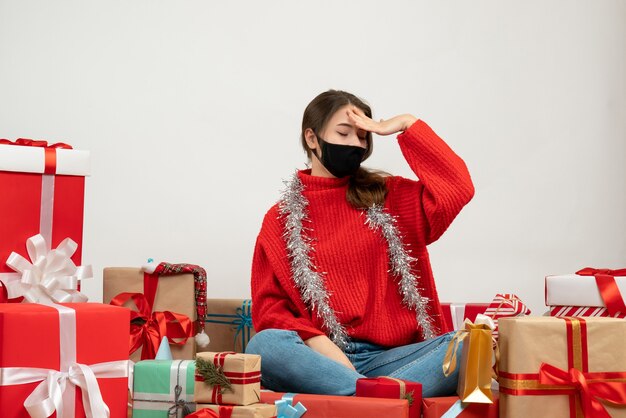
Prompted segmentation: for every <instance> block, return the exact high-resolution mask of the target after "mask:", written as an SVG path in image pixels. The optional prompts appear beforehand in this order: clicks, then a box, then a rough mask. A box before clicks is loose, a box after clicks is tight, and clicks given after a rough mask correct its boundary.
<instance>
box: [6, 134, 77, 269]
mask: <svg viewBox="0 0 626 418" xmlns="http://www.w3.org/2000/svg"><path fill="white" fill-rule="evenodd" d="M64 147H69V146H67V145H65V144H54V145H50V146H47V144H46V143H45V141H29V140H18V141H16V142H15V143H13V142H10V141H7V140H0V190H2V196H1V198H0V237H2V239H1V240H0V280H2V281H6V280H8V279H9V278H15V277H16V275H15V273H14V271H13V270H12V269H11V268H9V267H8V266H6V265H5V263H4V261H5V260H6V259H7V257H8V256H9V254H11V252H13V251H15V252H17V253H20V254H25V253H26V240H27V239H28V238H29V237H32V236H34V235H37V234H39V233H41V234H42V235H43V236H44V238H45V240H46V241H47V244H48V245H49V246H50V247H51V248H56V247H57V246H58V245H59V244H60V243H61V242H62V241H63V240H64V239H65V238H71V239H72V240H73V241H75V242H76V243H78V250H77V251H76V252H75V253H74V255H73V256H72V261H73V262H74V264H76V265H80V263H81V251H82V239H83V203H84V190H85V177H84V176H86V175H88V174H89V152H87V151H77V150H72V149H65V148H64ZM49 249H50V248H49Z"/></svg>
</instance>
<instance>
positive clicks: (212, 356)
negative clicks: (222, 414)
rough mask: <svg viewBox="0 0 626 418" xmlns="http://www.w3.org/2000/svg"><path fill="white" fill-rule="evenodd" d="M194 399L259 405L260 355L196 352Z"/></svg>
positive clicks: (226, 403)
mask: <svg viewBox="0 0 626 418" xmlns="http://www.w3.org/2000/svg"><path fill="white" fill-rule="evenodd" d="M203 363H204V364H203ZM205 371H206V372H205ZM207 376H208V377H207ZM222 382H225V383H222ZM228 386H230V387H228ZM194 400H195V401H196V402H197V403H211V404H220V405H243V406H245V405H250V404H253V403H258V402H259V401H260V400H261V356H258V355H255V354H240V353H232V352H224V353H212V352H206V353H198V354H197V356H196V382H195V388H194Z"/></svg>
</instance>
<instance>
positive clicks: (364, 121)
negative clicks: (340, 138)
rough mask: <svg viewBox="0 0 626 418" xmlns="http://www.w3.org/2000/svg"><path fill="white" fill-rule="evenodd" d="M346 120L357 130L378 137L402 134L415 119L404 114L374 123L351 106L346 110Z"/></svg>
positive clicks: (359, 110)
mask: <svg viewBox="0 0 626 418" xmlns="http://www.w3.org/2000/svg"><path fill="white" fill-rule="evenodd" d="M346 113H347V115H348V119H349V120H350V122H351V123H353V124H354V125H355V126H356V127H357V128H359V129H363V130H366V131H368V132H373V133H375V134H378V135H391V134H395V133H396V132H402V131H405V130H407V129H408V128H409V127H410V126H411V125H412V124H413V123H414V122H415V121H416V120H417V118H416V117H415V116H413V115H409V114H404V115H398V116H394V117H393V118H391V119H387V120H385V119H381V120H380V121H378V122H376V121H375V120H373V119H372V118H370V117H368V116H367V115H366V114H365V113H364V112H363V111H362V110H361V109H359V108H358V107H355V106H352V107H350V108H349V109H348V110H346Z"/></svg>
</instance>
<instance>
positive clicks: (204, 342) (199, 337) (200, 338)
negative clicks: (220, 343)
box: [196, 329, 211, 348]
mask: <svg viewBox="0 0 626 418" xmlns="http://www.w3.org/2000/svg"><path fill="white" fill-rule="evenodd" d="M210 342H211V339H210V338H209V336H208V335H207V334H206V332H204V329H203V330H202V331H200V332H199V333H197V334H196V344H197V345H198V347H201V348H204V347H206V346H208V345H209V343H210Z"/></svg>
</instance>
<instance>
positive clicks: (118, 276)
mask: <svg viewBox="0 0 626 418" xmlns="http://www.w3.org/2000/svg"><path fill="white" fill-rule="evenodd" d="M143 281H144V272H143V270H142V269H141V268H137V267H107V268H105V269H104V274H103V285H104V292H103V297H102V301H103V303H109V302H111V299H113V298H114V297H115V296H117V295H118V294H120V293H123V292H131V293H143V292H144V289H143ZM195 301H196V299H195V294H194V277H193V274H191V273H190V274H177V275H171V276H169V275H167V276H166V275H164V276H159V284H158V286H157V291H156V296H155V298H154V306H153V307H152V311H153V312H162V311H170V312H175V313H179V314H182V315H186V316H188V317H189V319H190V320H191V321H195V320H196V302H195ZM124 306H127V307H128V308H130V309H133V310H135V309H136V308H135V305H134V304H133V303H132V302H127V303H126V304H125V305H124ZM170 349H171V351H172V357H173V358H174V360H193V359H194V357H195V354H196V343H195V340H194V338H193V336H192V337H190V338H189V339H188V340H187V342H186V343H185V344H184V345H175V344H171V345H170ZM141 350H142V349H141V348H140V349H139V350H137V351H135V352H134V353H132V354H131V355H130V359H131V360H132V361H134V362H137V361H139V360H141Z"/></svg>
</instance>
